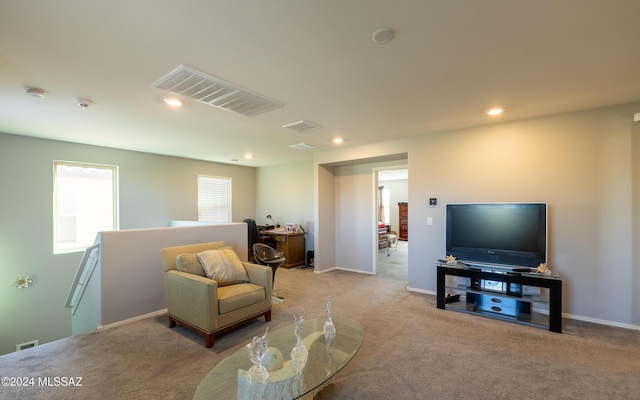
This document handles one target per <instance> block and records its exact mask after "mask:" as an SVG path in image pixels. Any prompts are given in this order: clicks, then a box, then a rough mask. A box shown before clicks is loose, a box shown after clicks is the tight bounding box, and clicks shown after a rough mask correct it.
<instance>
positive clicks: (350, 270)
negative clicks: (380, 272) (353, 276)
mask: <svg viewBox="0 0 640 400" xmlns="http://www.w3.org/2000/svg"><path fill="white" fill-rule="evenodd" d="M335 269H337V270H340V271H347V272H357V273H359V274H364V275H374V273H373V272H371V271H361V270H359V269H351V268H344V267H336V268H335Z"/></svg>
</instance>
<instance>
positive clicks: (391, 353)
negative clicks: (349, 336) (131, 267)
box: [0, 247, 640, 400]
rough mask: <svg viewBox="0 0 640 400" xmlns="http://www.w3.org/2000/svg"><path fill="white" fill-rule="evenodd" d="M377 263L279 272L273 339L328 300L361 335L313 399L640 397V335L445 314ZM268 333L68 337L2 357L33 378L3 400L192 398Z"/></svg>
mask: <svg viewBox="0 0 640 400" xmlns="http://www.w3.org/2000/svg"><path fill="white" fill-rule="evenodd" d="M402 257H405V261H402ZM380 259H381V260H380V266H379V273H378V275H377V276H370V275H363V274H356V273H351V272H345V271H334V272H330V273H325V274H314V272H313V271H312V270H308V269H307V270H304V269H290V270H287V269H279V270H278V272H277V275H276V284H275V286H276V288H281V289H283V291H282V296H284V297H285V301H284V302H283V303H281V304H277V305H274V307H273V320H272V321H271V322H270V323H269V326H270V329H277V328H279V327H282V326H285V325H288V324H291V323H292V322H293V317H292V315H293V314H294V313H299V312H301V311H306V313H307V317H308V318H313V317H316V316H322V315H324V311H325V305H326V299H327V296H328V295H329V294H331V295H332V300H333V312H334V315H344V316H348V317H351V318H354V319H356V320H357V321H358V322H360V324H361V325H362V326H363V328H364V330H365V338H364V343H363V345H362V348H361V349H360V351H359V352H358V354H357V355H356V356H355V358H354V359H353V360H352V361H351V363H349V364H348V365H347V366H346V367H345V368H344V369H343V370H342V371H341V372H340V373H338V374H337V375H336V376H335V377H334V378H333V379H332V381H331V382H330V384H329V385H328V386H327V387H325V388H324V389H323V390H322V391H321V392H320V393H319V394H318V395H317V396H316V399H320V400H327V399H514V398H517V399H548V400H551V399H607V400H609V399H639V398H640V332H638V331H635V330H627V329H620V328H612V327H607V326H602V325H595V324H589V323H582V322H578V321H569V320H565V321H564V327H563V329H564V333H563V334H556V333H551V332H548V331H546V330H543V329H538V328H532V327H528V326H523V325H518V324H513V323H508V322H504V321H498V320H492V319H488V318H482V317H478V316H474V315H469V314H463V313H457V312H454V311H444V310H438V309H437V308H436V307H435V297H434V296H431V295H426V294H420V293H414V292H408V291H407V290H406V285H407V270H406V248H404V249H403V248H402V247H401V248H399V249H398V251H395V250H391V253H390V255H389V256H388V257H387V256H386V252H385V253H383V252H382V251H381V253H380ZM265 325H266V323H265V322H264V320H258V321H254V322H252V323H250V324H248V325H246V326H244V327H242V328H239V329H236V330H234V331H231V332H229V333H227V334H225V335H223V336H221V337H220V338H219V339H218V340H217V341H216V344H215V346H214V347H213V348H212V349H206V348H205V347H204V345H203V344H204V340H203V339H202V338H201V337H200V336H198V335H195V334H193V333H192V332H190V331H188V330H186V329H184V328H182V327H176V328H174V329H169V328H168V327H167V326H166V318H165V317H159V318H150V319H146V320H143V321H138V322H134V323H131V324H128V325H124V326H120V327H116V328H113V329H108V330H104V331H101V332H93V333H89V334H84V335H78V336H75V337H71V338H66V339H62V340H59V341H57V342H53V343H48V344H44V345H41V346H38V347H35V348H32V349H28V350H23V351H21V352H16V353H12V354H8V355H5V356H2V357H0V377H2V376H13V377H21V378H22V377H26V378H34V381H29V380H27V383H26V386H25V387H9V386H4V385H3V386H0V398H1V399H65V400H66V399H83V400H86V399H89V400H91V399H96V400H97V399H100V400H105V399H151V398H154V399H191V398H192V396H193V393H194V392H195V389H196V387H197V385H198V383H199V382H200V381H201V380H202V378H204V376H205V375H206V374H207V373H208V372H209V370H210V369H211V368H212V367H213V366H214V365H216V364H217V363H218V362H220V361H221V360H222V359H224V357H226V356H228V355H229V354H231V353H232V352H234V351H235V350H237V349H238V348H240V347H241V346H243V345H244V344H246V343H247V342H249V341H250V340H251V337H252V336H254V335H257V334H261V333H263V332H264V327H265ZM55 377H72V378H76V377H81V378H82V380H81V382H80V383H81V385H82V386H81V387H77V386H76V387H71V386H66V387H64V386H56V385H55V383H56V381H55ZM43 378H50V380H49V381H44V380H43ZM76 381H77V380H76ZM30 382H33V383H34V384H33V385H31V384H30ZM3 383H4V381H3ZM216 400H219V399H216Z"/></svg>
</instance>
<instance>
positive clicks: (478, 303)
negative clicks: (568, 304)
mask: <svg viewBox="0 0 640 400" xmlns="http://www.w3.org/2000/svg"><path fill="white" fill-rule="evenodd" d="M455 277H462V278H468V280H469V285H467V284H459V283H457V284H452V283H451V280H452V279H454V280H455V279H456V278H455ZM481 282H486V283H487V285H486V286H485V285H482V284H481ZM487 287H491V289H488V288H487ZM496 287H498V289H495V288H496ZM512 287H517V288H519V289H520V290H519V291H516V292H513V291H512V290H510V289H511V288H512ZM525 287H530V288H534V289H533V292H537V293H536V294H535V295H529V294H525V293H523V288H525ZM447 295H448V296H453V297H449V298H447ZM449 299H451V301H448V300H449ZM456 299H457V300H456ZM437 307H438V308H440V309H443V310H444V309H450V310H456V311H462V312H468V313H473V314H477V315H482V316H487V317H491V318H498V319H502V320H506V321H512V322H517V323H522V324H526V325H531V326H537V327H545V328H548V329H549V330H550V331H552V332H558V333H561V332H562V280H561V279H560V278H559V277H558V276H557V275H556V276H553V275H552V276H549V275H539V274H536V273H531V272H507V271H504V270H498V271H494V270H492V268H491V266H482V267H474V266H468V265H462V264H444V263H439V264H438V276H437Z"/></svg>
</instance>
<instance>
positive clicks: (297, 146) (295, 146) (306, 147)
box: [289, 143, 315, 151]
mask: <svg viewBox="0 0 640 400" xmlns="http://www.w3.org/2000/svg"><path fill="white" fill-rule="evenodd" d="M289 147H291V148H292V149H296V150H301V151H302V150H310V149H315V147H314V146H312V145H310V144H306V143H296V144H292V145H290V146H289Z"/></svg>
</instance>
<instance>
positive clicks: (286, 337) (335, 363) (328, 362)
mask: <svg viewBox="0 0 640 400" xmlns="http://www.w3.org/2000/svg"><path fill="white" fill-rule="evenodd" d="M325 321H326V318H325V317H321V318H314V319H309V320H306V321H304V323H303V333H302V338H303V342H304V344H305V347H307V350H308V352H309V354H308V358H307V362H306V364H305V366H304V368H302V370H301V371H294V370H293V369H292V368H291V366H292V365H293V363H290V360H291V349H293V348H294V347H295V345H296V336H295V334H294V327H295V324H291V325H287V326H285V327H283V328H280V329H277V330H275V331H273V332H269V334H268V336H267V341H268V347H273V348H276V349H278V350H280V352H281V353H282V356H283V359H284V367H283V368H281V369H277V370H274V371H271V372H269V381H268V382H267V383H254V384H249V383H247V382H246V381H245V380H243V379H244V376H239V375H240V374H241V372H239V371H248V370H249V368H251V366H252V365H253V364H252V363H251V361H249V352H248V349H247V347H246V346H242V347H241V348H240V349H238V350H236V352H234V353H233V354H231V355H230V356H229V357H227V358H225V359H224V360H222V361H221V362H220V363H218V365H216V366H215V367H214V368H213V369H212V370H211V372H209V374H207V376H206V377H205V378H204V379H203V380H202V381H201V382H200V384H199V385H198V388H197V389H196V392H195V395H194V397H193V398H194V400H201V399H207V400H209V399H216V400H222V399H233V400H235V399H239V398H240V399H244V398H247V399H250V398H255V397H256V394H259V397H260V398H269V399H297V398H300V397H302V396H304V395H305V394H307V393H309V392H311V391H313V390H314V389H317V388H318V387H320V386H321V385H322V384H323V383H325V382H327V381H328V380H329V379H331V377H333V376H334V375H335V374H336V373H338V372H339V371H340V370H341V369H342V368H343V367H344V366H345V365H347V363H348V362H349V361H351V359H352V358H353V357H354V356H355V354H356V353H357V352H358V350H359V349H360V346H361V345H362V340H363V336H364V333H363V330H362V326H361V325H360V324H359V323H358V322H357V321H355V320H353V319H351V318H345V317H336V316H333V317H332V321H333V324H334V326H335V327H336V333H335V336H334V337H333V338H329V337H325V335H324V334H323V325H324V322H325ZM263 364H264V362H263ZM239 381H240V383H241V384H240V385H239ZM239 392H240V396H238V393H239Z"/></svg>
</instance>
